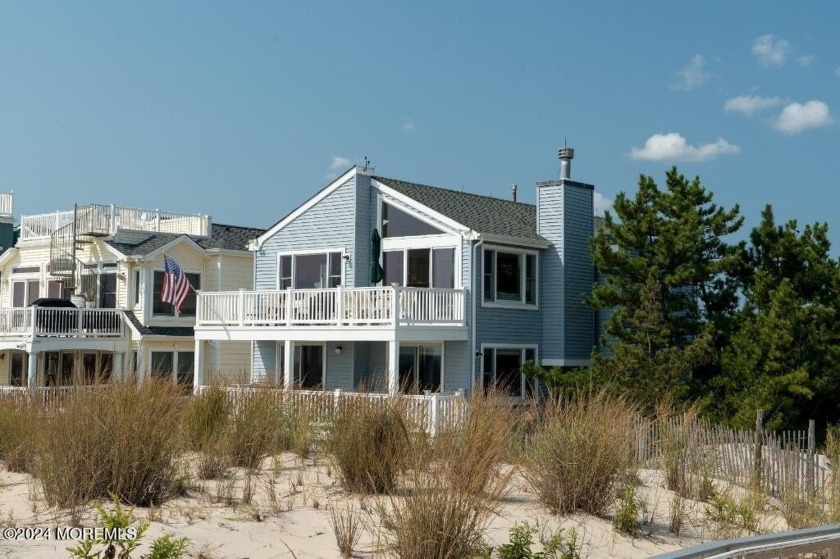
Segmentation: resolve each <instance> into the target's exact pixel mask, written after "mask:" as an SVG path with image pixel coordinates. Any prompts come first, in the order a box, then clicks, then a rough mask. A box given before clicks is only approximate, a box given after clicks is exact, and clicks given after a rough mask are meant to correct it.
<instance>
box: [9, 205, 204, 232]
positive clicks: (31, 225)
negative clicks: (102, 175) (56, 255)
mask: <svg viewBox="0 0 840 559" xmlns="http://www.w3.org/2000/svg"><path fill="white" fill-rule="evenodd" d="M0 203H2V198H0ZM81 208H83V209H81ZM0 210H2V205H0ZM80 211H82V212H84V211H94V212H97V216H96V217H97V219H92V218H91V216H88V219H87V221H90V222H95V223H97V224H98V225H102V224H105V225H106V226H107V228H108V233H109V234H111V235H114V234H116V232H117V231H118V230H119V229H128V230H133V231H151V232H155V233H179V234H186V235H196V236H203V237H209V236H210V228H211V220H210V216H207V215H200V214H185V213H175V212H165V211H161V210H144V209H140V208H128V207H123V206H104V205H100V206H96V205H87V206H83V207H80ZM0 213H2V212H0ZM99 214H101V215H99ZM79 217H80V219H81V217H82V216H79ZM84 221H85V220H82V222H81V223H80V230H79V231H78V233H79V234H84V233H85V231H84V225H85V223H84ZM72 222H73V210H69V211H58V212H53V213H48V214H39V215H24V216H21V218H20V238H21V240H23V241H26V240H32V239H43V238H45V237H49V236H50V235H52V234H53V233H54V232H55V231H56V230H58V229H60V228H61V227H64V226H65V225H68V224H69V223H72Z"/></svg>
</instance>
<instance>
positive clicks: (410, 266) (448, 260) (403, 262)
mask: <svg viewBox="0 0 840 559" xmlns="http://www.w3.org/2000/svg"><path fill="white" fill-rule="evenodd" d="M383 264H384V266H383V268H384V269H385V285H391V284H392V283H397V284H399V285H405V286H407V287H441V288H452V287H455V249H454V248H432V249H429V248H421V249H409V250H389V251H387V252H385V253H384V256H383Z"/></svg>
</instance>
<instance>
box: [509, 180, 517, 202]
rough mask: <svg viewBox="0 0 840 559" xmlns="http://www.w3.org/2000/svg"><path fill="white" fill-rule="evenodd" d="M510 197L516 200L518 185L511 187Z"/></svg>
mask: <svg viewBox="0 0 840 559" xmlns="http://www.w3.org/2000/svg"><path fill="white" fill-rule="evenodd" d="M510 198H511V200H513V201H514V202H516V185H515V184H514V185H513V186H511V187H510Z"/></svg>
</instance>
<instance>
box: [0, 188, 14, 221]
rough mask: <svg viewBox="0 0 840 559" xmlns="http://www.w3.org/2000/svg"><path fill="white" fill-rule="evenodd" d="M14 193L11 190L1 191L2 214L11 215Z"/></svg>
mask: <svg viewBox="0 0 840 559" xmlns="http://www.w3.org/2000/svg"><path fill="white" fill-rule="evenodd" d="M13 201H14V195H13V194H12V193H11V192H0V216H7V217H8V216H11V215H13V214H12V210H13V207H12V202H13Z"/></svg>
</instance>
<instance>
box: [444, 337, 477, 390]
mask: <svg viewBox="0 0 840 559" xmlns="http://www.w3.org/2000/svg"><path fill="white" fill-rule="evenodd" d="M443 360H444V363H443V366H444V374H443V391H444V392H451V391H454V390H463V391H464V393H469V391H470V388H471V382H470V365H471V363H470V361H471V359H470V342H469V341H461V342H444V344H443Z"/></svg>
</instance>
